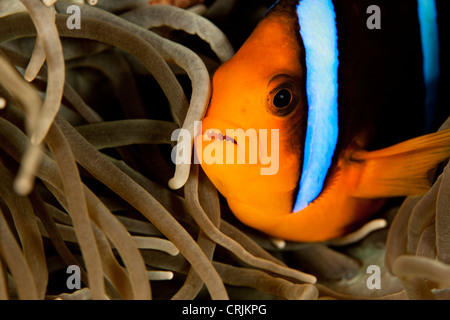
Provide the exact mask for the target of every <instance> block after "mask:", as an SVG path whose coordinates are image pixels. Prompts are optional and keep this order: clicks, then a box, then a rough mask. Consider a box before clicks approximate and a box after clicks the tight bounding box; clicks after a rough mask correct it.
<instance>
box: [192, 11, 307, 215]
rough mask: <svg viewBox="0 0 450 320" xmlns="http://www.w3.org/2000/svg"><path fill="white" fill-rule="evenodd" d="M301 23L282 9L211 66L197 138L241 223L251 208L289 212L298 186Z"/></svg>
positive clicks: (206, 165)
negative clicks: (208, 98) (207, 97)
mask: <svg viewBox="0 0 450 320" xmlns="http://www.w3.org/2000/svg"><path fill="white" fill-rule="evenodd" d="M298 28H299V27H298V21H297V20H296V16H295V15H292V14H285V13H283V12H279V11H274V12H271V13H270V14H269V15H268V16H266V17H265V18H264V19H263V20H262V21H261V22H260V23H259V24H258V26H257V27H256V29H255V30H254V32H253V33H252V34H251V35H250V37H249V38H248V39H247V41H246V42H245V43H244V44H243V45H242V47H241V48H240V49H239V51H238V52H237V53H236V54H235V56H234V57H233V58H231V59H230V60H229V61H227V62H226V63H224V64H223V65H222V66H221V67H220V68H219V69H218V70H217V71H216V72H215V74H214V76H213V81H212V96H211V101H210V104H209V107H208V110H207V112H206V115H205V117H204V119H203V121H202V129H201V132H199V135H198V136H197V137H196V139H195V152H196V156H197V158H201V159H202V161H201V165H202V168H203V170H204V171H205V173H206V174H207V175H208V177H209V178H210V179H211V181H212V182H213V184H214V185H215V186H216V187H217V188H218V190H219V191H220V192H221V193H222V194H223V195H224V196H225V198H226V199H227V201H228V204H229V205H230V208H231V210H232V211H233V213H234V214H235V215H236V216H237V217H238V218H240V219H241V220H243V221H244V220H246V215H247V213H248V212H249V208H251V211H254V212H261V210H265V211H271V212H274V214H275V211H276V212H285V213H287V212H291V210H292V206H293V201H294V200H293V198H294V196H295V194H296V189H298V182H299V177H300V168H301V164H302V150H303V147H302V146H303V143H304V139H305V127H306V120H307V102H306V101H307V100H306V87H305V67H304V54H303V50H302V45H301V39H299V36H298ZM272 153H273V154H272ZM269 160H270V163H268V162H269ZM275 162H278V163H275ZM275 209H276V210H275ZM244 223H245V221H244Z"/></svg>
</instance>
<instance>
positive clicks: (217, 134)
mask: <svg viewBox="0 0 450 320" xmlns="http://www.w3.org/2000/svg"><path fill="white" fill-rule="evenodd" d="M203 136H204V137H206V138H207V139H208V140H210V141H211V140H212V139H213V138H214V140H216V139H217V140H219V141H225V142H227V143H233V144H235V145H236V146H237V145H238V143H237V141H236V140H235V139H234V138H232V137H230V136H227V135H224V134H223V133H222V132H221V131H220V130H217V129H208V130H206V131H205V133H204V134H203Z"/></svg>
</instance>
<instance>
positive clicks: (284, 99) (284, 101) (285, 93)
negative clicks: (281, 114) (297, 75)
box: [273, 89, 292, 109]
mask: <svg viewBox="0 0 450 320" xmlns="http://www.w3.org/2000/svg"><path fill="white" fill-rule="evenodd" d="M291 99H292V95H291V93H290V92H289V90H286V89H283V90H280V91H278V93H277V94H276V95H275V97H274V99H273V105H274V106H275V107H276V108H279V109H281V108H285V107H287V106H288V105H289V103H290V102H291Z"/></svg>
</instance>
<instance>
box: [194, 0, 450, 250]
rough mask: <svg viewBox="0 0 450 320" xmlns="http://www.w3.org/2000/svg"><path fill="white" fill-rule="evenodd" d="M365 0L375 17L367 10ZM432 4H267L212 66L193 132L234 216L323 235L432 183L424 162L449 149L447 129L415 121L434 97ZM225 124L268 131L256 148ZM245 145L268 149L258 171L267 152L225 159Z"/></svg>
mask: <svg viewBox="0 0 450 320" xmlns="http://www.w3.org/2000/svg"><path fill="white" fill-rule="evenodd" d="M374 4H375V5H376V6H375V7H373V6H372V8H375V9H379V10H380V12H381V21H379V22H378V23H379V26H378V28H370V27H369V24H370V23H369V22H368V18H369V17H370V16H369V15H368V12H369V13H370V11H368V8H369V7H370V6H371V5H374ZM436 15H437V13H436V4H435V0H417V1H415V0H413V1H412V0H408V1H406V0H404V1H391V0H384V1H383V0H373V1H372V0H371V1H366V0H334V1H332V0H300V1H299V0H278V1H277V2H276V3H275V4H274V5H273V6H272V7H271V8H270V9H269V10H268V11H267V12H266V14H265V15H264V17H263V18H262V19H261V21H260V22H259V23H258V25H257V26H256V28H255V29H254V31H253V32H252V34H251V35H250V36H249V38H248V39H247V40H246V41H245V42H244V44H243V45H242V46H241V47H240V49H239V50H238V51H237V53H236V54H235V55H234V56H233V57H232V58H231V59H230V60H229V61H227V62H225V63H224V64H223V65H221V66H220V67H219V68H218V69H217V71H216V72H215V73H214V75H213V79H212V94H211V100H210V104H209V107H208V109H207V111H206V114H205V117H204V118H203V120H202V127H201V130H200V132H199V134H198V135H197V136H196V138H195V143H194V147H195V154H196V156H197V158H200V157H201V158H202V159H203V161H202V162H201V166H202V168H203V170H204V171H205V173H206V174H207V176H208V177H209V178H210V180H211V181H212V182H213V184H214V185H215V186H216V188H217V189H218V190H219V192H220V193H221V194H222V195H223V196H224V197H225V198H226V200H227V203H228V205H229V207H230V209H231V211H232V212H233V214H234V215H235V216H236V217H237V218H238V219H239V220H240V221H241V222H243V223H244V224H246V225H248V226H250V227H252V228H255V229H257V230H260V231H262V232H264V233H266V234H268V235H270V236H272V237H275V238H279V239H285V240H289V241H298V242H315V241H326V240H329V239H333V238H336V237H340V236H342V235H344V234H345V233H348V232H349V231H351V230H352V229H354V228H355V227H356V226H358V224H360V223H362V222H364V221H365V220H367V219H368V218H369V217H370V216H371V215H373V214H375V213H376V212H379V210H380V209H381V208H382V206H383V205H384V204H385V203H386V199H387V198H389V197H398V196H408V195H419V194H423V193H425V192H426V191H427V190H428V189H429V188H430V186H431V183H432V181H431V180H432V179H430V178H429V177H428V173H429V171H430V170H431V169H433V168H435V167H436V166H437V165H438V164H439V163H440V162H442V161H444V160H445V159H447V158H448V157H450V130H444V131H440V132H437V133H426V131H425V130H426V129H427V128H428V131H429V132H431V131H430V124H432V122H433V121H432V116H433V110H432V108H433V106H435V105H436V103H437V100H438V98H437V95H438V83H439V77H440V67H439V61H440V56H439V55H440V47H439V38H438V24H437V17H436ZM413 33H414V34H415V35H414V36H410V35H408V34H413ZM417 35H419V36H417ZM427 110H428V111H427ZM430 110H431V111H430ZM424 119H426V120H425V121H424ZM430 119H431V120H430ZM230 129H233V130H235V131H236V130H242V132H250V131H251V130H253V131H251V132H253V133H254V132H256V133H258V132H261V130H262V129H264V130H269V132H270V131H273V130H276V133H277V134H276V135H273V137H272V138H274V137H275V138H274V139H272V140H271V139H268V136H270V134H268V133H267V132H266V133H265V134H264V136H261V135H259V136H257V139H258V144H259V145H264V147H263V149H264V150H262V149H255V148H252V147H251V144H250V143H249V140H250V136H251V135H250V134H248V135H245V136H244V138H245V137H246V138H247V140H245V141H247V143H245V141H244V140H239V139H237V136H233V135H229V134H227V132H228V131H227V130H230ZM424 133H426V134H424ZM263 138H265V139H266V140H270V141H268V142H267V143H264V144H263V141H262V139H263ZM255 150H257V151H256V152H257V153H258V152H259V155H261V153H266V155H267V154H268V152H269V150H271V152H272V153H275V152H276V153H277V154H278V156H279V157H278V158H277V159H278V164H277V168H276V169H277V170H276V172H275V173H273V174H262V171H261V169H262V168H264V167H267V161H266V160H267V156H266V157H265V158H264V157H258V159H257V160H256V161H253V162H251V161H243V162H241V163H236V162H230V161H228V162H227V161H226V160H227V159H235V158H234V157H235V156H236V154H238V153H239V151H241V152H242V154H244V155H245V159H247V160H248V159H250V158H251V153H252V152H255ZM258 150H259V151H258ZM208 154H209V155H210V158H211V157H213V158H214V159H216V160H217V159H218V158H220V159H221V160H223V161H211V159H209V161H207V159H205V157H206V158H207V157H208ZM228 156H229V157H230V158H227V157H228ZM271 156H272V157H273V156H275V155H274V154H272V155H271Z"/></svg>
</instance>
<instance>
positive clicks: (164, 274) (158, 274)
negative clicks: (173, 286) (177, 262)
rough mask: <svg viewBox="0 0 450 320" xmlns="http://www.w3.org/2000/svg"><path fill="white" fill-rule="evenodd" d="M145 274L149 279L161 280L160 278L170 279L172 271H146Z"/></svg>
mask: <svg viewBox="0 0 450 320" xmlns="http://www.w3.org/2000/svg"><path fill="white" fill-rule="evenodd" d="M147 276H148V279H149V280H153V281H155V280H156V281H158V280H159V281H161V280H172V279H173V272H172V271H147Z"/></svg>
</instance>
